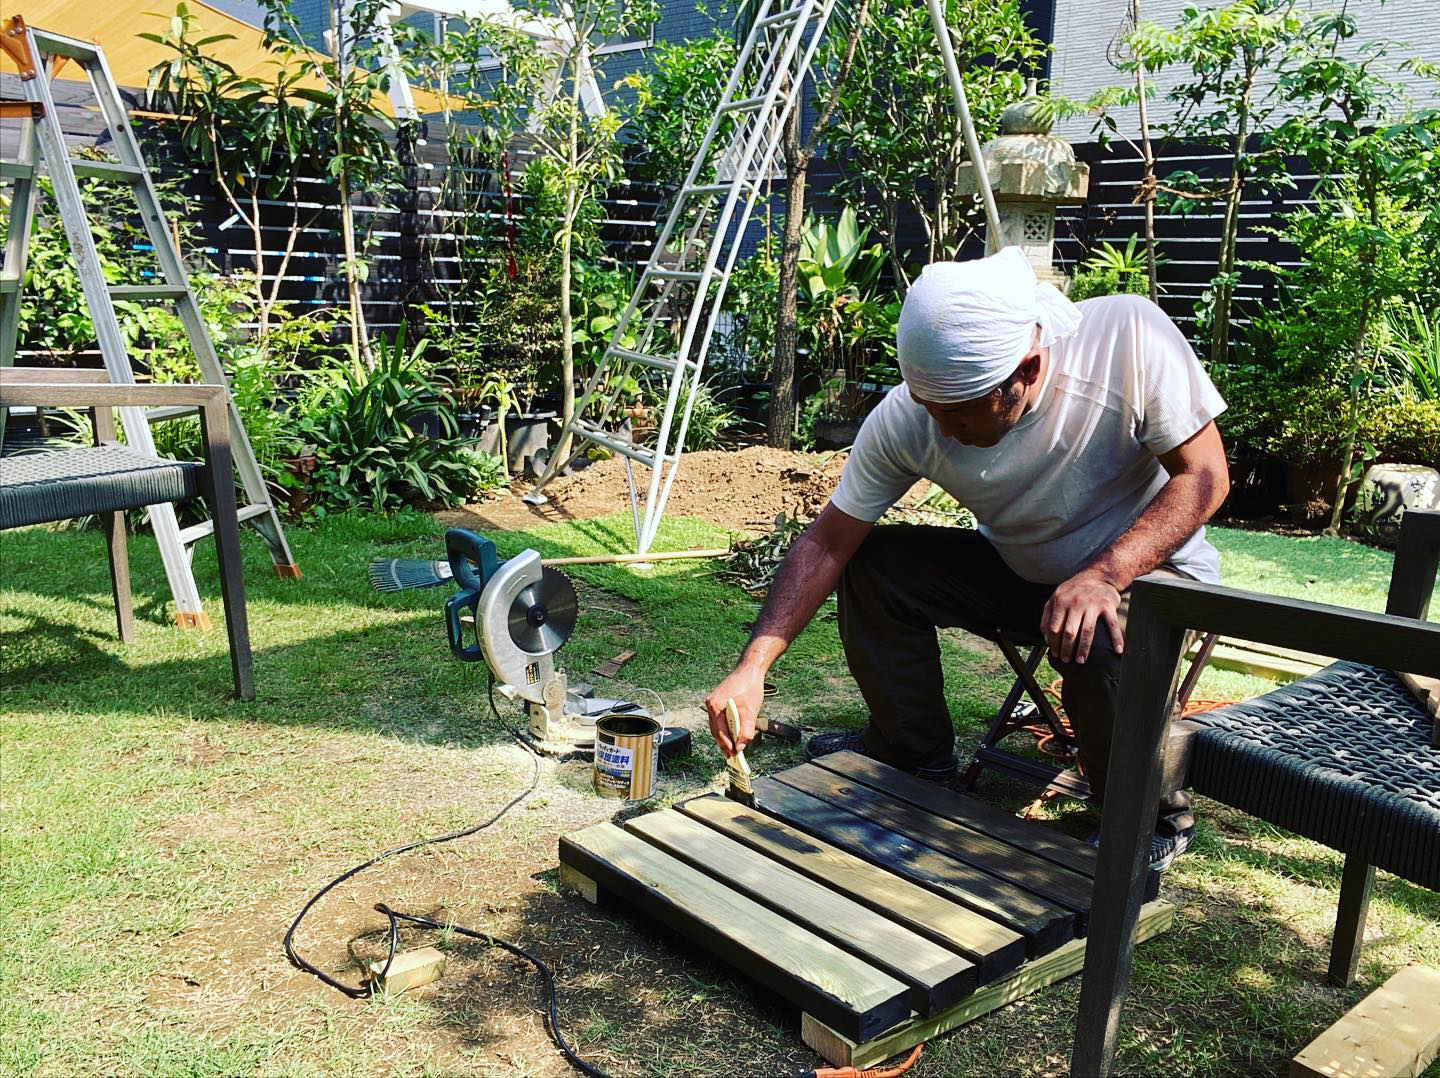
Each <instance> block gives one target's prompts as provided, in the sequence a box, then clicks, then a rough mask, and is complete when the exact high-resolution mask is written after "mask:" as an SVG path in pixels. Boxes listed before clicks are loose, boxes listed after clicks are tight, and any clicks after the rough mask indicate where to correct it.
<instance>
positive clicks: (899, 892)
mask: <svg viewBox="0 0 1440 1078" xmlns="http://www.w3.org/2000/svg"><path fill="white" fill-rule="evenodd" d="M676 808H677V809H678V810H679V811H680V812H683V813H684V814H685V815H687V816H689V817H691V818H693V819H696V820H699V821H701V822H702V823H704V824H706V825H708V826H710V827H713V828H714V829H715V830H717V831H719V832H720V833H721V834H723V835H726V836H728V837H729V838H732V839H734V840H735V841H737V842H741V843H744V844H745V845H746V846H749V847H750V848H751V849H753V850H757V851H759V852H760V853H763V854H764V855H765V856H766V857H768V858H770V859H771V860H772V861H774V862H776V863H777V864H781V865H785V866H787V867H789V868H792V869H794V870H795V871H796V872H799V873H801V874H803V875H805V876H807V877H809V878H810V879H812V880H815V881H816V882H818V883H822V884H824V885H825V886H827V887H829V888H831V889H832V890H835V891H838V892H839V893H841V894H843V895H846V896H848V897H849V898H851V899H852V900H854V901H855V902H857V903H859V904H860V905H862V906H865V907H866V908H868V909H870V910H874V911H876V912H877V913H883V914H885V915H886V916H888V917H889V918H890V919H891V920H893V921H895V922H896V923H897V924H902V925H904V926H905V927H907V928H909V929H911V930H912V931H914V932H917V933H919V934H920V935H922V936H924V937H925V938H926V939H929V940H932V941H933V942H935V943H938V944H940V945H941V946H942V947H947V948H949V949H950V950H953V951H955V952H956V953H957V954H960V955H963V956H964V957H965V958H966V959H968V960H969V961H971V962H972V963H974V964H975V968H976V972H977V975H978V981H979V983H980V984H989V983H990V982H992V981H994V980H996V979H997V978H999V977H1002V976H1004V975H1005V974H1007V973H1009V972H1010V971H1011V970H1013V969H1014V968H1015V967H1016V966H1018V965H1019V964H1020V963H1021V962H1023V961H1024V960H1025V937H1024V936H1023V935H1021V934H1020V933H1019V932H1016V931H1015V930H1014V929H1011V928H1006V927H1005V926H1004V925H1002V924H1000V923H998V922H996V921H993V920H991V919H990V918H988V917H985V916H983V915H982V914H978V913H975V912H974V911H972V910H969V909H967V908H966V907H964V906H962V905H960V904H959V903H958V902H954V901H952V900H950V899H948V898H943V897H941V896H940V895H937V894H934V893H932V892H930V891H927V890H925V888H923V887H921V886H919V885H918V884H915V883H912V882H910V881H909V880H907V879H905V878H904V877H902V876H899V875H896V874H895V873H893V872H890V871H887V870H886V869H883V868H880V867H879V866H877V865H872V864H871V863H870V862H868V861H864V860H862V859H861V858H859V857H856V856H855V855H854V854H851V853H847V852H845V851H844V850H842V849H840V848H838V847H836V846H832V845H830V844H829V843H828V842H822V841H821V840H820V839H817V838H813V837H811V836H810V835H807V834H805V833H804V832H803V831H799V830H796V829H795V828H793V827H790V826H789V825H787V824H784V823H781V822H780V821H779V820H776V819H773V818H771V817H769V816H766V815H765V814H764V813H761V812H756V811H755V810H754V809H749V808H746V807H745V806H743V805H740V804H737V803H736V802H734V801H731V800H730V799H729V798H728V797H721V796H720V795H719V794H707V795H706V796H704V797H697V798H694V799H692V800H690V801H686V802H684V803H682V804H680V805H677V806H676Z"/></svg>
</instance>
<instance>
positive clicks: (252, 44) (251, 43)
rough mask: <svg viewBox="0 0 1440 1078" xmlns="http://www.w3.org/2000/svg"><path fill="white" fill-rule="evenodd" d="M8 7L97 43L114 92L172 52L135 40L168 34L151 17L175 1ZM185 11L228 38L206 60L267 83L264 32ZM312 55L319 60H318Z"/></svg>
mask: <svg viewBox="0 0 1440 1078" xmlns="http://www.w3.org/2000/svg"><path fill="white" fill-rule="evenodd" d="M7 6H10V7H11V9H12V11H15V13H16V14H18V15H20V16H21V17H22V18H24V20H25V21H26V23H28V24H29V25H31V26H34V27H38V28H39V29H41V30H48V31H50V32H51V33H54V34H63V35H65V36H66V37H73V38H79V39H80V40H81V41H96V42H99V44H100V47H101V48H102V49H104V50H105V62H106V63H107V64H108V65H109V66H110V74H111V75H113V76H114V78H115V82H116V84H117V85H119V86H129V87H135V88H142V87H144V86H145V84H146V83H147V82H148V81H149V77H150V69H151V68H152V67H154V66H155V65H156V64H160V63H163V62H164V61H166V60H168V59H170V58H171V57H172V56H173V55H174V53H173V52H171V50H169V49H167V48H165V47H164V46H162V45H157V44H156V43H155V42H153V41H146V40H145V39H143V38H142V37H140V36H139V35H140V34H142V33H162V34H163V33H164V32H165V31H166V30H167V29H168V27H167V25H166V21H165V19H162V18H157V17H156V15H157V14H163V15H165V16H166V17H167V18H168V17H169V16H170V15H172V14H174V11H175V0H104V2H103V3H101V2H96V0H18V2H17V3H16V4H14V5H7ZM185 6H186V8H187V9H188V10H189V12H190V15H191V17H192V18H194V19H195V20H196V22H197V23H198V24H199V28H200V29H201V30H203V31H204V36H209V35H211V34H231V35H233V39H232V40H228V41H217V42H215V43H213V44H211V45H207V46H206V47H205V48H206V52H207V53H208V54H209V55H211V56H213V57H215V58H216V59H217V60H221V61H223V62H225V63H227V64H229V65H230V66H231V67H232V68H234V69H235V71H236V73H238V74H239V75H241V76H243V77H251V78H254V79H256V80H257V81H259V82H269V81H270V76H271V73H272V72H273V64H274V60H275V57H274V56H273V55H272V54H271V53H270V52H269V50H267V49H266V48H265V41H264V38H265V32H264V31H263V30H261V29H260V28H259V27H258V26H252V25H251V24H250V23H248V22H245V21H243V20H241V19H237V18H235V17H234V16H233V15H227V14H226V13H225V12H223V11H220V10H219V9H218V8H213V7H210V6H209V5H208V4H206V3H204V2H203V0H185ZM17 9H18V10H17ZM7 17H8V16H7ZM315 55H316V57H317V59H318V58H319V54H315ZM6 67H7V68H10V65H9V64H8V63H7V65H6ZM10 69H11V70H13V68H10ZM58 77H59V78H60V79H62V80H65V79H74V80H80V81H83V80H84V78H85V73H84V72H83V71H81V70H80V68H79V67H78V66H77V65H75V64H66V65H65V66H64V67H63V68H62V69H61V70H60V74H59V76H58ZM302 85H309V86H314V87H319V86H320V85H321V83H320V81H319V80H318V79H313V78H312V79H309V80H305V81H304V82H302ZM413 93H414V95H415V104H416V106H417V107H418V108H419V109H420V111H421V112H422V113H427V112H439V111H441V108H442V105H441V103H440V99H439V97H437V96H436V95H435V94H432V93H429V92H427V91H425V90H421V89H415V90H414V91H413ZM380 97H381V99H382V104H383V106H384V108H385V111H386V112H389V113H392V114H393V112H394V110H393V109H392V108H391V106H390V99H389V97H388V96H386V95H384V94H381V95H380Z"/></svg>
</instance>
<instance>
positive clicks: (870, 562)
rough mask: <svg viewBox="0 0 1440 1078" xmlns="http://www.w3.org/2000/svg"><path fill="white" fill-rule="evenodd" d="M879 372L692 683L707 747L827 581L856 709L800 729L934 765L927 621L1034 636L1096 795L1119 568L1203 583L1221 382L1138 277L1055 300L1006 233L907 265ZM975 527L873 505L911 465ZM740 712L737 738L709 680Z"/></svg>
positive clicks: (1211, 576)
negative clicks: (887, 360)
mask: <svg viewBox="0 0 1440 1078" xmlns="http://www.w3.org/2000/svg"><path fill="white" fill-rule="evenodd" d="M897 351H898V355H899V361H900V373H901V375H902V377H903V379H904V381H903V382H902V383H901V384H900V385H898V386H896V387H895V388H894V389H892V390H891V391H890V392H889V393H888V394H887V395H886V397H885V399H884V400H883V401H881V403H880V405H879V406H878V407H877V408H876V409H875V410H874V411H873V412H871V413H870V415H869V416H868V417H867V418H866V420H865V423H864V426H863V427H862V428H861V430H860V434H859V436H858V437H857V438H856V440H855V445H854V447H853V449H852V450H851V452H850V456H849V459H848V460H847V461H846V464H845V470H844V472H843V474H842V475H841V477H840V483H839V485H838V486H837V487H836V489H835V493H834V494H833V495H832V496H831V499H830V503H829V504H828V505H827V506H826V507H825V510H824V511H823V512H822V513H821V514H820V516H819V517H818V518H817V519H816V521H815V522H814V523H813V524H812V525H811V526H810V528H809V529H808V530H807V531H806V532H805V534H804V535H803V536H801V538H800V539H798V540H797V541H796V542H795V544H794V545H793V546H792V547H791V548H790V552H789V553H788V554H787V555H786V557H785V560H784V562H783V563H782V564H781V566H780V569H779V572H778V573H777V575H776V577H775V582H774V584H773V585H772V586H771V588H770V592H769V595H768V596H767V598H766V601H765V606H764V609H763V610H762V611H761V613H760V617H759V618H758V619H757V621H756V623H755V629H754V632H753V634H752V635H751V638H750V642H749V644H747V645H746V647H745V650H744V651H743V652H742V654H741V656H740V661H739V662H738V664H737V665H736V667H735V669H734V671H732V672H731V674H730V675H729V676H728V677H726V678H725V680H724V681H722V682H721V683H720V685H719V686H717V687H716V689H715V690H714V692H712V693H711V694H710V696H709V697H708V698H707V700H706V709H707V710H708V712H709V714H710V729H711V732H712V734H713V735H714V737H715V740H716V741H717V742H718V743H719V745H720V748H721V750H722V751H724V752H725V753H726V754H727V755H728V754H730V753H731V752H733V750H734V749H735V748H736V747H741V748H743V747H744V745H745V744H746V743H747V742H748V741H749V740H750V739H751V738H752V737H754V732H755V717H756V715H757V714H759V711H760V706H761V703H762V701H763V698H764V679H765V675H766V673H767V672H768V671H769V669H770V667H771V666H772V665H773V664H774V662H775V661H776V660H777V659H778V658H779V657H780V655H781V654H782V653H783V652H784V651H785V648H786V647H787V646H789V644H790V642H791V641H792V640H794V639H795V637H796V636H797V635H798V634H799V632H800V630H801V629H803V628H804V627H805V626H806V625H807V624H808V623H809V621H810V619H811V618H812V617H814V615H815V612H816V611H817V610H818V609H819V608H820V604H821V603H822V602H824V600H825V597H826V596H827V595H829V594H830V592H831V591H833V590H835V588H836V587H837V585H838V587H839V608H840V610H839V613H840V637H841V640H842V641H843V642H844V646H845V658H846V661H847V662H848V663H849V666H850V671H851V673H852V674H853V675H854V677H855V681H856V683H857V684H858V685H859V687H860V692H861V694H862V695H863V696H864V698H865V703H866V704H867V706H868V707H869V710H870V721H869V724H868V725H867V726H866V727H865V728H864V729H863V730H860V731H844V732H839V733H832V734H822V735H820V736H817V737H815V738H814V739H812V740H811V742H810V744H809V745H808V746H807V747H806V753H807V755H808V756H811V757H814V756H819V755H824V754H826V753H831V752H839V751H841V750H845V749H850V750H853V751H856V752H861V753H864V754H865V755H867V756H871V757H874V758H875V759H877V760H880V761H883V762H884V763H887V764H890V765H892V766H894V767H898V768H902V769H904V770H906V771H909V772H910V773H912V774H915V775H919V776H921V777H923V778H928V779H934V780H936V781H945V780H948V779H950V778H951V777H953V776H954V774H955V771H956V767H955V756H954V740H955V735H954V728H953V726H952V723H951V719H950V713H949V710H948V709H947V707H946V704H945V695H944V683H943V675H942V671H941V667H940V647H939V641H938V639H937V637H936V632H935V630H936V628H937V627H944V628H962V629H965V630H967V631H969V632H972V633H975V634H976V635H979V636H983V637H986V638H988V639H994V638H995V635H996V633H997V631H1006V632H1012V633H1015V634H1017V635H1031V636H1033V635H1035V634H1037V632H1038V633H1039V634H1042V635H1043V636H1044V639H1045V641H1046V643H1047V644H1048V646H1049V651H1050V661H1051V663H1052V665H1054V667H1055V669H1056V670H1057V671H1059V673H1060V674H1061V676H1062V678H1063V679H1064V680H1063V683H1062V688H1061V696H1062V700H1063V703H1064V706H1065V711H1066V713H1067V715H1068V716H1069V718H1070V721H1071V725H1072V726H1073V728H1074V731H1075V736H1076V740H1077V741H1078V743H1079V749H1080V763H1081V766H1082V767H1083V768H1084V771H1085V775H1086V777H1087V778H1088V779H1089V781H1090V787H1091V790H1092V791H1093V793H1094V795H1095V797H1096V799H1097V800H1099V799H1101V798H1103V796H1104V792H1105V771H1106V766H1107V764H1108V762H1109V757H1110V738H1111V731H1112V729H1113V727H1114V721H1115V704H1116V698H1117V695H1118V688H1119V678H1120V661H1121V655H1122V653H1123V651H1124V646H1125V641H1124V632H1125V616H1126V611H1127V607H1128V600H1129V588H1130V585H1131V583H1132V582H1133V581H1134V580H1135V579H1136V578H1138V577H1141V576H1144V575H1145V574H1146V573H1151V572H1163V573H1172V574H1175V575H1177V576H1184V577H1189V578H1192V579H1195V580H1201V581H1207V582H1218V581H1219V578H1220V565H1219V555H1218V554H1217V553H1216V551H1215V548H1214V547H1213V546H1211V545H1210V543H1209V542H1207V541H1206V539H1205V528H1204V524H1205V522H1206V521H1207V520H1209V518H1210V516H1211V515H1212V514H1213V513H1214V512H1215V510H1216V509H1218V508H1219V507H1220V504H1221V502H1223V501H1224V500H1225V495H1226V494H1227V492H1228V491H1229V469H1228V466H1227V464H1226V460H1225V450H1224V447H1223V446H1222V444H1221V441H1220V434H1219V432H1218V431H1217V430H1216V427H1215V417H1216V416H1217V415H1219V414H1220V413H1221V412H1222V411H1224V408H1225V403H1224V401H1223V400H1221V398H1220V394H1219V393H1218V392H1217V391H1216V390H1215V387H1214V385H1212V384H1211V382H1210V379H1209V378H1208V377H1207V375H1206V374H1205V371H1204V369H1203V368H1202V367H1201V366H1200V363H1199V361H1198V360H1197V359H1196V357H1195V353H1194V351H1193V350H1192V349H1191V347H1190V345H1189V343H1188V342H1187V341H1186V340H1185V338H1184V336H1183V335H1182V334H1181V332H1180V330H1179V329H1178V328H1177V327H1176V326H1175V324H1174V323H1173V322H1172V321H1170V319H1169V318H1168V317H1167V316H1166V315H1165V314H1164V313H1163V312H1162V311H1161V310H1160V309H1159V308H1158V307H1157V306H1155V305H1154V304H1153V303H1151V302H1150V301H1149V300H1147V299H1143V298H1140V297H1138V296H1105V297H1101V298H1097V299H1091V300H1086V301H1085V302H1083V303H1080V304H1074V303H1071V302H1070V301H1069V300H1067V299H1066V298H1065V297H1064V296H1062V295H1061V294H1060V293H1059V292H1058V291H1057V290H1056V289H1055V288H1054V287H1053V286H1051V285H1049V284H1045V283H1040V282H1037V281H1036V279H1035V274H1034V271H1033V270H1032V269H1031V267H1030V264H1029V263H1028V262H1027V261H1026V259H1025V257H1024V256H1023V255H1022V254H1021V252H1020V250H1019V249H1018V248H1013V247H1012V248H1007V249H1005V250H1003V251H1001V252H999V253H998V254H995V255H992V256H990V257H988V258H984V259H980V260H977V261H971V262H963V263H962V262H939V263H935V264H933V265H930V266H928V267H926V269H925V270H924V272H923V273H921V275H920V277H919V279H918V280H916V282H915V283H914V285H912V286H911V288H910V291H909V293H908V294H907V295H906V297H905V303H904V306H903V308H902V310H901V313H900V322H899V330H898V333H897ZM920 479H928V480H931V481H932V482H934V483H936V484H938V485H939V486H940V487H941V488H942V489H943V490H945V491H946V492H947V493H948V494H950V495H951V496H952V497H953V498H954V499H955V500H956V501H957V502H959V504H960V505H962V506H964V507H965V508H967V509H969V510H970V511H971V512H972V513H973V514H974V516H975V519H976V521H977V527H976V528H975V530H973V531H972V530H969V529H961V528H945V527H921V526H911V525H887V526H883V527H879V528H876V527H875V526H874V524H875V521H877V520H878V519H879V518H880V517H881V516H882V515H884V513H885V511H886V510H887V509H889V508H890V507H891V506H892V505H894V504H895V502H896V501H897V500H899V498H900V497H901V496H902V495H904V494H905V492H906V491H908V490H909V489H910V488H911V487H912V486H913V485H914V484H915V483H916V482H917V481H918V480H920ZM727 699H734V701H735V703H736V705H737V707H738V709H739V713H740V722H741V732H740V736H739V739H738V742H739V744H738V746H736V745H734V744H732V742H731V738H730V735H729V732H728V729H727V726H726V721H725V701H726V700H727ZM1194 829H1195V821H1194V816H1193V815H1192V814H1191V811H1190V803H1189V798H1188V797H1187V796H1186V795H1185V793H1184V792H1183V791H1177V792H1174V793H1172V794H1169V795H1167V796H1166V797H1165V799H1164V800H1163V801H1162V803H1161V805H1160V806H1159V811H1158V817H1157V823H1156V830H1155V839H1154V841H1153V842H1152V848H1151V864H1152V867H1155V868H1159V869H1163V868H1166V867H1168V866H1169V864H1170V862H1171V861H1173V860H1174V858H1175V857H1176V856H1177V855H1178V854H1180V853H1182V852H1183V851H1184V850H1185V848H1186V847H1187V846H1188V845H1189V843H1190V839H1191V836H1192V835H1193V833H1194Z"/></svg>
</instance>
